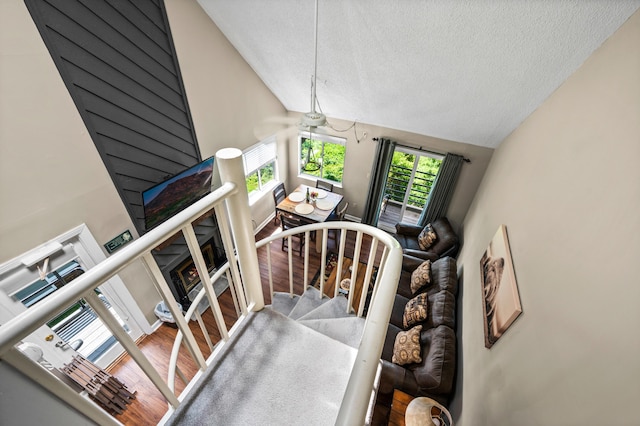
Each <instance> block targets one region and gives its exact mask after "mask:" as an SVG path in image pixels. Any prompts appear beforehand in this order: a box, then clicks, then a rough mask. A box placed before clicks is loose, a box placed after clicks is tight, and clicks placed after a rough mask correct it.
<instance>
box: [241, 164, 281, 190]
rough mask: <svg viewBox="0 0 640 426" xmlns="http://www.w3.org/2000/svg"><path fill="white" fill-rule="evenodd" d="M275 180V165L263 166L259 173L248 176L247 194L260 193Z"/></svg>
mask: <svg viewBox="0 0 640 426" xmlns="http://www.w3.org/2000/svg"><path fill="white" fill-rule="evenodd" d="M274 179H275V171H274V163H273V162H272V163H269V164H266V165H264V166H262V167H261V168H260V169H259V170H258V171H255V172H253V173H251V174H250V175H249V176H247V179H246V181H247V192H248V193H249V194H251V193H252V192H254V191H260V190H261V189H262V188H263V187H264V186H265V185H267V184H268V183H269V182H271V181H273V180H274Z"/></svg>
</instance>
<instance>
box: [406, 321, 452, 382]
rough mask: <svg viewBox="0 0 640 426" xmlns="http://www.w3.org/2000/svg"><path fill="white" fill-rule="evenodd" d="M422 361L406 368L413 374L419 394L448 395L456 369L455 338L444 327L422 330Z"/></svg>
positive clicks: (450, 330) (449, 329)
mask: <svg viewBox="0 0 640 426" xmlns="http://www.w3.org/2000/svg"><path fill="white" fill-rule="evenodd" d="M420 342H421V344H422V361H421V362H419V363H416V364H409V365H407V366H406V367H407V368H408V369H410V370H411V371H412V372H413V375H414V376H415V380H416V383H417V384H418V389H419V392H420V393H424V394H449V393H450V392H451V390H452V388H453V380H454V376H455V369H456V336H455V334H454V332H453V330H452V329H451V328H449V327H447V326H445V325H441V326H439V327H436V328H431V329H426V330H423V331H422V333H421V335H420Z"/></svg>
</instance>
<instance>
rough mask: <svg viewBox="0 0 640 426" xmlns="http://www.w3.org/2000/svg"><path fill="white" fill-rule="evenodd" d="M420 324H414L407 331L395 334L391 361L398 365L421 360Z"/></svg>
mask: <svg viewBox="0 0 640 426" xmlns="http://www.w3.org/2000/svg"><path fill="white" fill-rule="evenodd" d="M421 331H422V326H421V325H416V326H415V327H413V328H412V329H411V330H409V331H401V332H399V333H398V335H397V336H396V341H395V343H394V344H393V357H392V358H391V362H393V363H395V364H398V365H405V364H411V363H414V362H422V356H421V354H420V349H421V348H420V332H421Z"/></svg>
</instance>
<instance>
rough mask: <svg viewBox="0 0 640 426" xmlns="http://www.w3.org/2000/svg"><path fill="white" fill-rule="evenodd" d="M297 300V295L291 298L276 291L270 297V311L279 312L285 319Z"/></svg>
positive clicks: (287, 294)
mask: <svg viewBox="0 0 640 426" xmlns="http://www.w3.org/2000/svg"><path fill="white" fill-rule="evenodd" d="M298 300H300V296H298V295H294V296H293V297H291V295H290V294H289V293H284V292H280V291H276V292H275V293H273V295H272V296H271V309H273V310H274V311H276V312H280V313H281V314H282V315H284V316H285V317H286V316H287V315H289V314H290V313H291V310H292V309H293V308H294V307H295V306H296V304H297V303H298Z"/></svg>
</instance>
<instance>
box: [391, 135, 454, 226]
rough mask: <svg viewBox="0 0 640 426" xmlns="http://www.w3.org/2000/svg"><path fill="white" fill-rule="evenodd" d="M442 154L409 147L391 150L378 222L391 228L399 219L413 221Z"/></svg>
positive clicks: (418, 216) (427, 194)
mask: <svg viewBox="0 0 640 426" xmlns="http://www.w3.org/2000/svg"><path fill="white" fill-rule="evenodd" d="M443 158H444V157H442V156H439V155H435V154H428V153H425V152H422V151H418V150H413V149H410V148H404V147H397V148H396V150H395V152H394V153H393V159H392V161H391V167H390V168H389V175H388V177H387V181H386V185H385V195H384V198H383V201H382V206H381V210H380V219H379V221H378V224H379V226H380V227H381V228H383V229H387V230H389V231H393V230H394V229H395V224H396V223H398V222H404V223H410V224H416V223H418V219H419V218H420V214H421V213H422V209H423V208H424V205H425V203H426V201H427V197H428V196H429V192H431V187H432V186H433V182H434V180H435V177H436V175H437V174H438V170H439V168H440V164H441V163H442V159H443Z"/></svg>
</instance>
